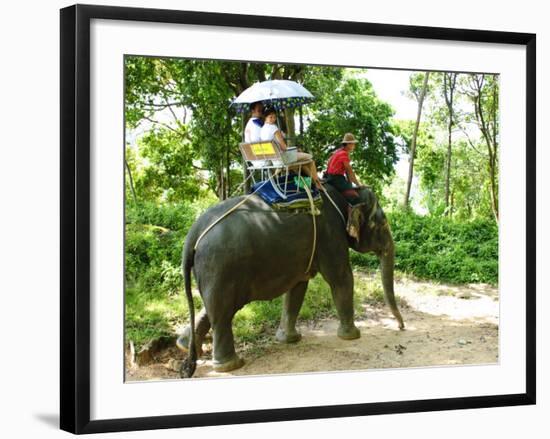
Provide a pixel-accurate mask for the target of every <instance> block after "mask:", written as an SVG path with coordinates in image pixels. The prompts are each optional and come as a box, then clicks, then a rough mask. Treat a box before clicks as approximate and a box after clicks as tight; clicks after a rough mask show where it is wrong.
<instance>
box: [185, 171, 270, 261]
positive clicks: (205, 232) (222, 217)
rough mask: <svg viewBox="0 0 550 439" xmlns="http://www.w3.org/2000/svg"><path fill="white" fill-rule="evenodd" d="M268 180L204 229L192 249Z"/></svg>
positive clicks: (195, 248)
mask: <svg viewBox="0 0 550 439" xmlns="http://www.w3.org/2000/svg"><path fill="white" fill-rule="evenodd" d="M275 175H277V172H276V173H275ZM269 181H270V180H266V181H265V182H264V183H263V184H261V185H260V186H258V187H257V188H256V190H254V192H252V193H251V194H249V195H247V196H246V197H245V198H244V199H243V200H241V201H240V202H238V203H237V204H235V205H234V206H233V207H232V208H231V209H229V210H228V211H227V212H225V213H224V214H223V215H222V216H220V217H219V218H218V219H216V221H214V222H213V223H212V224H210V225H209V226H208V227H207V228H206V229H204V231H203V232H202V233H201V234H200V235H199V237H198V238H197V241H196V242H195V246H194V247H193V250H195V251H196V250H197V247H198V245H199V242H200V241H201V239H202V238H203V237H204V235H206V234H207V233H208V232H209V231H210V229H212V227H214V226H215V225H216V224H218V223H219V222H220V221H221V220H222V219H224V218H225V217H226V216H227V215H229V214H230V213H232V212H234V211H235V210H237V208H239V207H240V206H242V205H243V204H244V203H246V202H247V201H248V200H249V199H250V197H252V195H255V194H256V192H258V191H259V190H260V189H261V188H263V187H264V185H265V184H266V183H268V182H269Z"/></svg>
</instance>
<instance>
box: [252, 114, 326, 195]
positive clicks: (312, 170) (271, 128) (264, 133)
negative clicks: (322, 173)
mask: <svg viewBox="0 0 550 439" xmlns="http://www.w3.org/2000/svg"><path fill="white" fill-rule="evenodd" d="M263 115H264V126H263V127H262V129H261V130H260V139H261V141H262V142H263V141H270V140H275V142H276V143H277V144H278V145H279V147H280V148H281V150H282V151H286V148H287V145H286V142H285V138H284V137H283V133H282V132H281V130H280V129H279V127H278V126H277V112H276V111H275V110H274V109H273V108H266V109H265V110H264V113H263ZM296 160H297V161H298V162H301V161H305V160H310V161H311V162H310V163H309V164H307V165H304V170H305V172H306V173H307V174H309V176H310V177H311V179H312V180H313V182H314V183H315V186H316V187H317V189H323V187H322V186H321V181H320V180H319V176H318V175H317V168H316V167H315V162H314V161H313V160H312V156H311V154H307V153H305V152H301V151H298V153H297V159H296Z"/></svg>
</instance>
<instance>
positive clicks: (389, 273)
mask: <svg viewBox="0 0 550 439" xmlns="http://www.w3.org/2000/svg"><path fill="white" fill-rule="evenodd" d="M379 258H380V268H381V271H382V286H383V287H384V295H385V297H386V303H387V304H388V306H389V307H390V309H391V312H392V314H393V315H394V317H395V318H396V319H397V321H398V322H399V329H405V324H404V323H403V317H402V316H401V313H400V312H399V309H398V308H397V302H396V301H395V294H394V289H393V269H394V265H395V246H394V244H393V240H392V238H391V236H390V238H389V244H388V246H387V247H386V248H385V250H384V251H383V252H382V253H381V254H380V255H379Z"/></svg>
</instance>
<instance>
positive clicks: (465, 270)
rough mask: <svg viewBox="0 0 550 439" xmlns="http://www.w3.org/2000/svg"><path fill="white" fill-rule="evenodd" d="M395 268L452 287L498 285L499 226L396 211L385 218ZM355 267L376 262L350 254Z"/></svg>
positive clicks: (484, 221) (371, 264)
mask: <svg viewBox="0 0 550 439" xmlns="http://www.w3.org/2000/svg"><path fill="white" fill-rule="evenodd" d="M388 221H389V223H390V225H391V230H392V234H393V239H394V241H395V245H396V254H395V267H396V269H397V270H400V271H403V272H407V273H410V274H413V275H415V276H417V277H422V278H427V279H434V280H439V281H447V282H454V283H468V282H486V283H491V284H496V283H497V282H498V226H497V224H496V223H495V222H494V221H492V220H482V219H476V220H473V221H467V222H464V221H454V220H452V219H448V218H443V217H432V216H419V215H416V214H414V213H410V212H399V211H395V212H392V213H389V214H388ZM351 260H352V263H353V264H354V265H356V266H364V267H370V268H376V267H378V265H379V263H378V259H377V258H376V257H374V256H372V255H362V254H359V253H356V252H353V251H351Z"/></svg>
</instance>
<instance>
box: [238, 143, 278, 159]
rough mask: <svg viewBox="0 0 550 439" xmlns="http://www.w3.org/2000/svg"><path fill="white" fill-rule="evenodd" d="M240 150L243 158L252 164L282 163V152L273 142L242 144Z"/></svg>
mask: <svg viewBox="0 0 550 439" xmlns="http://www.w3.org/2000/svg"><path fill="white" fill-rule="evenodd" d="M239 148H240V150H241V154H242V155H243V158H244V159H245V160H246V161H249V162H252V163H254V162H257V161H264V160H281V161H282V155H281V150H280V149H279V146H278V145H277V144H276V143H275V142H273V141H264V142H255V143H241V144H239Z"/></svg>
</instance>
